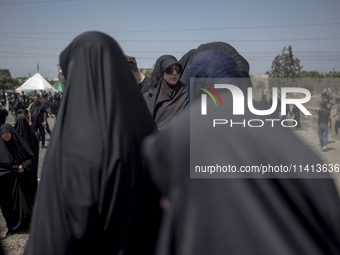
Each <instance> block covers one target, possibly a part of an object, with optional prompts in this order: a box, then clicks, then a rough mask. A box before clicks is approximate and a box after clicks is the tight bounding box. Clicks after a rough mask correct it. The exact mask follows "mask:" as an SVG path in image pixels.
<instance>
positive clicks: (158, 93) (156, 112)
mask: <svg viewBox="0 0 340 255" xmlns="http://www.w3.org/2000/svg"><path fill="white" fill-rule="evenodd" d="M173 64H177V65H179V66H180V64H179V63H178V61H177V59H176V58H175V57H174V56H171V55H163V56H161V57H159V58H158V59H157V61H156V64H155V69H154V70H153V72H152V75H151V86H150V89H149V91H148V92H147V93H145V94H144V98H145V100H146V102H147V104H148V108H149V110H150V112H151V114H152V116H153V117H154V120H155V122H156V124H157V126H158V128H159V129H162V128H163V127H164V126H165V125H166V123H168V121H169V120H170V119H171V118H173V116H175V115H176V114H177V113H179V112H180V111H182V110H183V109H184V108H185V107H186V106H187V105H188V103H189V99H188V95H187V87H186V85H185V84H184V83H183V82H181V81H178V83H177V84H176V85H169V84H167V82H166V81H165V80H164V79H163V75H164V72H165V69H166V68H168V67H169V66H171V65H173Z"/></svg>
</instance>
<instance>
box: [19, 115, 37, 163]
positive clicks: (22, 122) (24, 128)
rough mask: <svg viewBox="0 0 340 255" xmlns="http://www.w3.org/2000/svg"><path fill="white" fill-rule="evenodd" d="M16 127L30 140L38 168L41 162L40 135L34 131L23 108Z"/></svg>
mask: <svg viewBox="0 0 340 255" xmlns="http://www.w3.org/2000/svg"><path fill="white" fill-rule="evenodd" d="M14 128H15V129H16V130H17V131H18V133H19V134H20V135H21V136H22V137H23V138H24V139H25V140H26V141H27V142H28V144H29V146H30V148H31V150H32V152H33V153H34V157H35V164H36V167H37V168H38V163H39V137H37V135H36V133H35V132H34V131H33V129H32V127H31V126H30V125H29V124H28V121H27V117H26V115H25V113H24V112H23V110H19V111H18V115H17V117H16V119H15V125H14Z"/></svg>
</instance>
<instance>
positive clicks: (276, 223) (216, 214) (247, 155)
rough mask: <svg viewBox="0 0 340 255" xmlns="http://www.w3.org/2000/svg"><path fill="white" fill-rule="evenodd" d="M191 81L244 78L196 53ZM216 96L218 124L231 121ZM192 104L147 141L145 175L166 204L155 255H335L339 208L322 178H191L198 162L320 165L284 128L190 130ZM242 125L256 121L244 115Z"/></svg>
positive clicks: (217, 54)
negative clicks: (219, 113)
mask: <svg viewBox="0 0 340 255" xmlns="http://www.w3.org/2000/svg"><path fill="white" fill-rule="evenodd" d="M189 75H190V77H191V78H202V79H203V78H207V79H208V78H234V77H240V76H242V74H241V72H240V70H239V67H238V66H237V64H236V62H235V60H234V59H233V58H232V57H231V56H230V55H229V54H227V53H225V52H222V51H216V50H209V51H202V52H200V53H198V54H197V55H196V56H195V58H194V59H193V61H192V63H191V66H190V68H189ZM207 81H208V80H207ZM210 81H211V79H210ZM241 84H243V83H241ZM235 85H238V84H235ZM243 87H244V88H246V84H243ZM191 88H192V87H190V89H191ZM240 88H242V87H240ZM190 94H191V95H194V93H190ZM219 94H220V96H221V98H222V102H223V105H225V106H226V108H224V109H223V110H224V111H223V113H224V114H225V115H224V116H223V117H225V116H227V117H231V118H232V117H234V118H235V116H232V113H231V108H232V100H230V101H228V99H231V97H230V93H228V91H227V90H225V91H219ZM192 98H193V100H192V102H191V104H190V111H189V109H185V110H184V111H183V112H182V113H180V114H179V115H178V116H176V117H175V118H174V119H173V120H172V121H171V122H170V123H169V124H168V125H167V127H166V128H164V129H163V131H162V132H159V133H156V134H154V135H151V136H150V137H149V138H147V139H146V141H145V147H144V149H145V150H144V151H145V156H146V158H147V160H148V163H149V166H150V172H151V173H152V176H153V179H154V180H155V182H156V184H157V186H158V187H159V188H160V190H161V191H162V194H163V195H164V196H165V197H166V198H167V199H168V203H164V204H165V205H167V206H164V208H165V209H166V213H164V218H163V221H162V225H161V228H160V233H159V240H158V246H157V249H156V252H155V254H157V255H158V254H162V255H168V254H195V255H206V254H214V255H220V254H221V255H222V254H261V255H271V254H280V255H286V254H309V255H311V254H313V255H318V254H333V255H335V254H340V227H339V225H340V223H339V222H340V202H339V196H338V193H337V190H336V187H335V185H334V182H333V180H332V178H331V176H330V175H328V174H327V173H320V174H318V177H320V178H302V177H306V176H309V175H308V174H307V175H303V174H301V175H300V174H299V173H296V174H294V175H291V176H292V177H293V178H275V179H274V178H261V177H260V178H251V176H252V175H251V173H250V174H249V175H245V176H244V177H243V178H233V174H229V176H228V171H227V172H226V173H225V174H224V176H222V177H221V176H220V178H216V176H218V175H217V174H216V175H214V176H213V177H211V175H210V174H209V173H208V175H207V174H206V173H201V174H202V175H201V176H200V177H199V178H190V177H189V176H190V173H192V171H193V170H192V168H193V167H192V166H193V165H194V164H195V163H197V162H202V165H206V166H213V167H214V166H215V165H217V164H219V165H220V166H228V165H229V166H230V165H231V166H240V165H243V166H258V165H260V164H264V165H268V164H269V165H271V166H278V165H280V164H281V166H282V165H288V164H292V165H304V166H306V165H308V164H309V165H310V164H312V165H317V164H322V160H321V159H320V158H319V157H318V156H317V155H316V154H315V153H314V152H313V151H312V150H311V149H310V148H309V147H308V146H307V145H305V144H304V143H303V142H301V141H300V140H299V139H297V137H296V136H295V134H294V133H293V132H292V131H291V130H289V129H288V128H283V127H278V128H271V127H261V128H258V127H257V128H251V127H243V126H241V125H236V126H234V127H232V128H230V127H229V128H227V127H220V128H213V127H212V126H211V125H210V122H209V124H207V123H204V121H201V120H202V118H197V119H198V120H199V123H196V125H195V124H194V125H192V123H194V122H193V118H192V116H194V114H195V113H197V112H198V113H200V109H201V102H200V101H201V100H200V97H198V98H197V97H195V96H193V97H192ZM214 109H216V111H218V108H217V107H216V108H214ZM210 110H211V111H210V112H209V113H210V114H212V113H213V109H211V108H210ZM196 117H197V116H196ZM242 117H243V118H249V117H252V118H254V116H253V115H250V114H248V113H246V114H245V115H244V116H242ZM256 118H259V117H258V116H257V117H256ZM263 137H266V139H263ZM193 144H194V146H193ZM278 144H280V146H277V145H278ZM213 164H214V165H213ZM237 169H238V170H239V169H240V168H237ZM196 176H197V175H196ZM234 176H235V175H234ZM272 176H273V175H272ZM274 176H277V175H274ZM279 176H280V174H279ZM294 177H295V178H294ZM163 200H165V199H163ZM169 204H170V206H169Z"/></svg>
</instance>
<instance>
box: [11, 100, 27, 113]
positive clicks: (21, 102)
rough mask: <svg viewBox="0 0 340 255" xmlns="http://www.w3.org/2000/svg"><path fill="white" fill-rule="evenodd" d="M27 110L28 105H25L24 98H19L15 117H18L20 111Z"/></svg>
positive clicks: (14, 108) (15, 106)
mask: <svg viewBox="0 0 340 255" xmlns="http://www.w3.org/2000/svg"><path fill="white" fill-rule="evenodd" d="M26 109H27V104H26V103H25V99H24V98H23V97H22V96H19V97H18V100H17V102H16V103H15V105H14V107H13V111H14V116H17V113H18V110H25V111H26Z"/></svg>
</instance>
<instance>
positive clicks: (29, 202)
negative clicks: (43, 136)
mask: <svg viewBox="0 0 340 255" xmlns="http://www.w3.org/2000/svg"><path fill="white" fill-rule="evenodd" d="M0 132H1V139H0V207H1V211H2V214H3V216H4V218H5V220H6V224H7V229H8V232H7V234H6V235H10V234H13V233H15V232H19V231H22V230H27V229H28V228H29V224H30V219H31V214H32V208H33V202H34V197H35V192H36V188H37V178H36V172H37V168H36V165H35V159H34V154H33V152H32V151H31V149H30V147H29V145H28V143H27V142H26V141H25V139H24V138H23V137H22V136H21V135H20V134H19V133H18V132H17V131H16V130H15V128H14V127H13V126H12V125H11V124H9V123H5V124H3V125H2V126H1V128H0Z"/></svg>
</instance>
